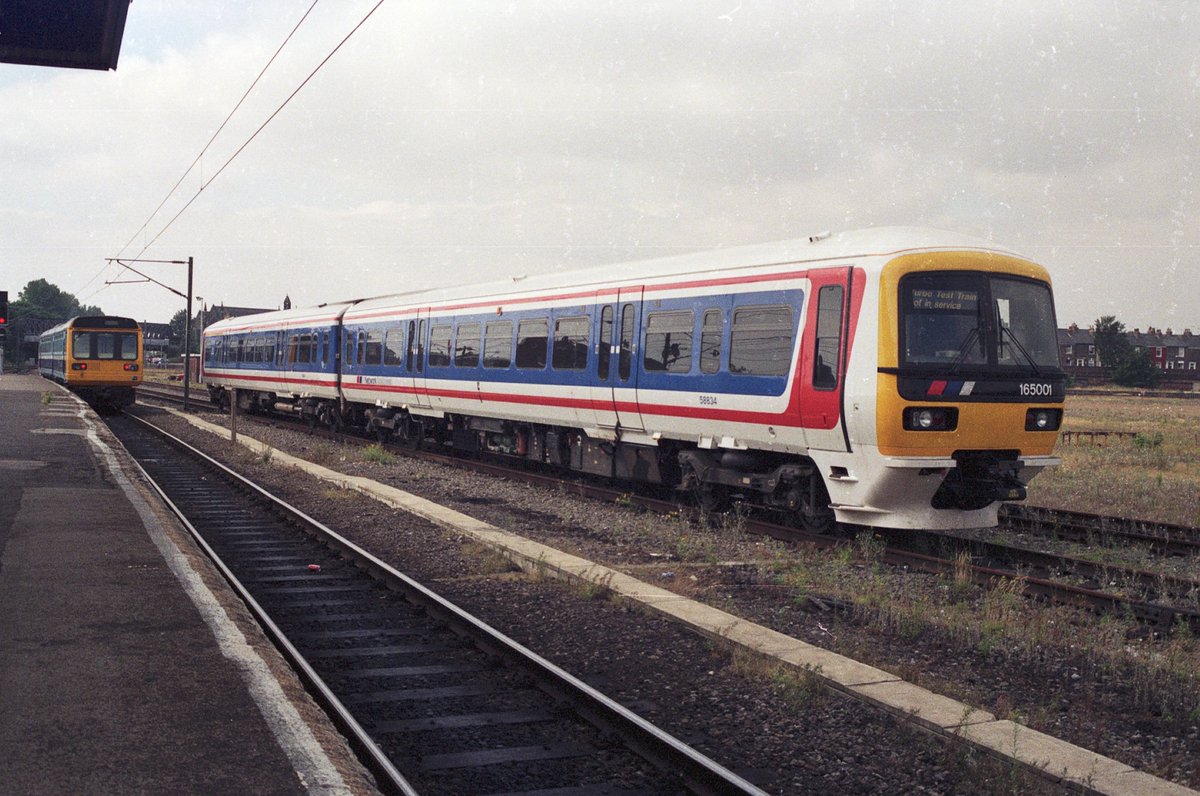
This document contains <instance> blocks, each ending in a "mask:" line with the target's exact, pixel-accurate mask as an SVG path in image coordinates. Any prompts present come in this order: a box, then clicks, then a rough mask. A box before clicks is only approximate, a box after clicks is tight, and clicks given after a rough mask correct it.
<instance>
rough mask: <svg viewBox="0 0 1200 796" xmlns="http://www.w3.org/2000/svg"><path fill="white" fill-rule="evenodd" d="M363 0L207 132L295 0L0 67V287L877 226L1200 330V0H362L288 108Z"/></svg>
mask: <svg viewBox="0 0 1200 796" xmlns="http://www.w3.org/2000/svg"><path fill="white" fill-rule="evenodd" d="M377 1H378V0H325V2H318V3H317V4H316V6H315V8H313V10H312V11H311V13H309V15H308V17H307V19H306V20H305V21H304V23H303V24H302V25H301V26H300V27H299V29H298V30H297V31H296V32H295V35H294V36H292V37H291V39H290V40H289V41H288V43H287V45H286V46H285V47H284V48H283V49H282V51H281V52H280V53H279V55H278V56H277V57H276V58H275V60H274V62H273V63H272V65H271V66H270V68H269V69H267V70H266V72H265V73H264V74H263V76H262V78H261V79H260V80H259V81H258V83H257V85H256V86H255V88H254V90H253V91H252V92H251V93H250V95H249V96H248V97H247V99H246V100H245V102H244V103H243V104H242V105H241V107H240V108H239V109H238V110H237V112H236V114H234V115H233V116H232V118H230V119H229V121H228V123H227V124H225V126H224V128H223V129H221V131H220V134H219V135H217V137H216V139H215V140H213V142H212V144H211V145H210V146H209V145H208V143H209V141H210V139H212V137H213V135H214V133H216V132H217V131H218V129H219V128H221V125H222V124H223V123H224V122H225V120H226V118H227V117H229V114H230V112H231V111H232V110H233V109H234V107H235V106H236V105H237V104H238V101H239V99H240V98H241V97H242V95H243V94H244V93H245V92H246V90H247V89H248V88H249V87H250V86H251V84H252V82H253V81H254V80H255V78H256V76H257V75H258V74H259V73H260V71H262V69H263V67H264V66H265V65H266V64H267V62H268V61H269V60H270V59H271V57H272V55H273V54H274V53H275V51H276V50H277V49H278V48H279V47H280V45H281V44H283V43H284V41H285V39H287V38H288V35H289V33H290V32H291V31H292V29H293V28H295V27H296V25H297V23H298V22H299V21H300V20H301V18H303V17H304V16H305V13H306V12H307V11H308V10H309V7H310V6H311V5H312V0H256V2H254V3H245V2H241V1H240V0H238V1H237V2H232V1H231V2H224V0H203V2H201V1H200V0H195V1H194V2H183V0H178V1H177V2H176V1H172V0H135V2H134V3H133V4H132V6H131V7H130V10H129V18H128V23H127V26H126V30H125V37H124V43H123V46H122V49H121V56H120V62H119V65H118V68H117V70H116V71H115V72H92V71H82V70H63V69H46V68H35V67H24V66H14V65H8V64H0V119H2V120H3V122H2V123H0V288H7V289H8V290H9V291H10V293H11V294H12V295H13V296H14V297H15V295H16V292H17V291H19V290H20V289H21V288H22V287H24V285H25V284H26V283H27V282H28V281H29V280H31V279H37V278H45V279H47V280H49V281H50V282H52V283H54V284H56V285H58V286H59V287H60V288H62V289H63V290H66V291H68V292H71V293H74V294H75V295H76V296H77V297H79V298H80V299H81V300H83V301H84V302H85V303H88V304H98V305H99V306H101V307H102V308H103V309H104V310H105V311H106V312H110V313H116V314H123V315H130V316H133V317H135V318H137V319H139V320H149V321H166V320H167V319H169V318H170V316H171V315H172V314H173V313H174V312H175V311H177V310H178V309H180V308H182V306H183V304H182V300H181V299H179V298H178V297H177V296H175V295H173V294H172V293H170V292H168V291H166V290H164V289H163V288H161V287H157V286H155V285H152V284H106V283H108V282H114V281H117V282H126V281H128V280H129V279H136V278H137V277H135V276H133V275H132V274H129V273H128V272H124V273H122V271H121V269H120V268H119V267H117V266H109V265H106V263H105V258H106V257H117V256H124V257H138V256H140V257H143V258H152V259H165V260H173V259H186V258H187V257H188V256H191V257H194V258H195V262H196V276H195V288H194V292H195V294H196V295H197V296H202V297H204V299H205V300H206V301H207V302H208V303H210V304H219V303H225V304H230V305H238V306H260V307H276V306H279V304H280V303H281V302H282V300H283V297H284V295H290V296H291V298H292V302H293V304H294V305H297V306H302V305H308V304H315V303H319V302H323V301H328V300H334V299H340V298H348V297H354V296H365V295H378V294H383V293H389V292H395V291H397V290H403V289H408V288H412V287H423V286H436V285H441V284H447V283H460V282H465V281H473V280H492V279H496V278H504V277H506V276H510V275H517V274H536V273H542V272H547V271H553V270H559V269H572V268H579V267H584V266H591V265H600V264H604V263H608V262H620V261H625V260H631V259H643V258H648V257H655V256H660V255H666V254H675V253H680V252H686V251H695V250H701V249H710V248H717V247H725V246H733V245H737V244H742V243H758V242H765V241H772V240H780V239H785V238H797V237H803V236H806V235H808V234H810V233H813V232H817V231H820V230H834V231H837V230H845V229H853V228H860V227H869V226H879V225H893V224H901V225H923V226H933V227H938V228H943V229H949V230H954V231H959V232H965V233H970V234H975V235H982V236H984V237H986V238H989V239H991V240H993V241H995V242H997V243H999V244H1002V245H1004V246H1007V247H1009V248H1012V249H1015V250H1016V251H1018V252H1021V253H1022V254H1025V255H1026V256H1028V257H1031V258H1032V259H1035V260H1038V261H1039V262H1041V263H1043V264H1044V265H1045V266H1046V267H1047V268H1049V270H1050V272H1051V274H1052V276H1053V277H1054V279H1055V285H1056V289H1057V305H1058V317H1059V321H1060V325H1066V324H1068V323H1070V322H1076V323H1079V324H1080V325H1087V324H1088V323H1089V322H1091V321H1092V320H1094V319H1095V318H1097V317H1098V316H1100V315H1105V314H1113V315H1116V316H1117V317H1118V318H1119V319H1120V320H1122V321H1123V322H1124V323H1125V324H1126V326H1128V327H1129V328H1134V327H1140V328H1145V327H1147V326H1149V325H1153V326H1158V327H1168V326H1169V327H1173V328H1174V329H1175V330H1176V331H1179V330H1182V329H1183V328H1184V327H1190V328H1192V330H1193V331H1200V196H1198V195H1197V188H1198V186H1197V183H1196V180H1197V178H1198V177H1200V173H1198V165H1200V164H1198V160H1200V47H1198V46H1197V44H1196V42H1198V41H1200V2H1196V0H1104V1H1103V2H1101V1H1100V0H1097V1H1096V2H1089V1H1088V0H1057V1H1056V0H1006V1H1002V0H971V2H962V1H961V0H957V1H955V2H919V0H895V1H894V2H839V3H803V2H795V1H794V0H775V1H773V2H766V1H762V2H754V0H721V2H708V1H707V0H677V1H675V2H669V1H660V2H655V1H654V0H649V1H648V2H643V3H629V2H626V1H625V0H586V1H581V2H576V1H575V0H541V1H540V2H535V1H532V0H531V1H529V2H522V1H521V0H504V1H503V2H499V1H497V2H489V1H488V0H471V2H463V3H459V2H446V1H445V0H434V1H431V2H421V1H418V0H386V2H383V3H382V4H381V5H379V7H378V10H376V11H375V12H374V13H373V14H371V16H370V17H369V18H368V19H367V20H366V22H365V23H363V24H362V26H361V28H359V29H358V31H357V32H356V33H354V35H352V36H351V37H350V38H349V40H348V41H346V42H345V44H344V45H342V47H341V48H340V49H339V50H338V51H337V52H336V53H335V54H334V55H333V56H332V57H331V58H330V59H329V60H328V62H327V63H326V64H325V65H324V67H322V68H321V69H320V70H319V71H317V72H316V74H315V75H314V76H313V77H312V79H311V80H310V81H309V82H308V83H307V84H306V85H305V86H304V87H303V88H302V89H300V90H299V92H298V93H296V94H295V96H294V98H293V99H292V100H291V101H290V102H289V103H287V104H286V106H284V107H282V110H279V109H280V106H281V105H283V104H284V102H285V101H286V100H287V98H288V96H289V95H290V94H292V93H293V92H294V91H296V89H297V88H298V87H299V86H300V85H301V83H303V82H304V80H305V78H307V77H308V76H309V75H310V74H311V73H312V72H313V70H314V69H317V67H318V65H319V64H320V63H321V61H322V59H324V58H325V57H326V56H327V55H329V53H330V52H331V51H332V50H333V49H334V48H335V47H337V46H338V43H339V42H341V41H342V40H343V39H344V38H345V37H346V36H347V34H349V33H350V32H351V30H352V29H354V27H355V26H356V25H358V24H359V23H360V22H361V21H362V20H363V18H364V17H366V16H367V15H368V13H369V12H371V10H372V8H374V7H375V5H376V3H377ZM277 110H278V114H277V115H276V116H275V118H274V120H273V121H271V123H270V124H268V125H267V126H266V127H265V128H264V129H263V130H262V131H261V132H260V133H258V135H257V136H256V137H254V138H253V139H251V136H252V135H253V134H254V131H255V130H256V129H258V128H259V127H260V126H261V125H263V123H264V122H265V121H266V120H267V119H268V117H270V116H271V114H272V113H275V112H276V111H277ZM247 142H249V143H247ZM206 146H207V149H206ZM243 147H244V148H243ZM240 148H241V152H240V154H237V155H236V156H235V153H237V152H238V150H239V149H240ZM202 151H203V152H204V154H203V157H201V158H200V159H199V160H198V161H197V156H198V155H200V153H201V152H202ZM231 158H232V159H231ZM193 162H195V167H194V168H191V170H189V167H190V166H192V164H193ZM181 178H182V180H181ZM177 182H178V183H179V187H178V188H177V189H176V190H175V191H174V192H172V186H174V185H176V183H177ZM164 200H165V201H164ZM189 203H190V204H189ZM160 204H161V209H159V208H160ZM185 206H186V207H185ZM138 267H139V268H141V269H142V270H144V271H145V272H147V273H149V274H151V275H152V276H154V277H155V278H157V279H160V280H161V281H163V282H165V283H167V284H169V285H171V286H173V287H175V288H178V289H180V290H182V289H183V288H184V286H185V273H184V272H185V270H186V269H184V268H182V267H181V266H177V265H154V264H148V265H144V266H138Z"/></svg>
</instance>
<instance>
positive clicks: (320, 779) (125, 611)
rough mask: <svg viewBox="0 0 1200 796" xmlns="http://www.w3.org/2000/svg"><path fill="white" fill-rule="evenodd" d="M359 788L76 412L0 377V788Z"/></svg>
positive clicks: (300, 702)
mask: <svg viewBox="0 0 1200 796" xmlns="http://www.w3.org/2000/svg"><path fill="white" fill-rule="evenodd" d="M372 792H374V788H373V786H372V784H371V782H370V778H369V776H368V775H367V774H366V773H365V772H364V771H363V770H362V769H361V768H359V767H358V765H357V762H356V761H354V759H353V757H352V755H350V753H349V750H348V749H347V748H346V746H345V743H344V741H343V740H342V739H341V736H340V735H338V734H337V733H336V732H335V731H334V730H333V729H332V728H331V727H330V726H329V724H328V721H327V719H326V718H325V715H324V713H323V712H322V711H321V710H320V709H319V708H317V707H316V705H315V704H313V703H312V702H311V700H309V698H308V696H307V694H306V693H305V692H304V690H303V688H302V687H301V686H300V685H299V683H298V682H296V681H295V680H294V679H293V678H292V677H291V675H290V672H289V671H288V669H287V667H286V666H285V665H284V664H283V662H282V660H280V659H279V658H278V656H277V654H276V653H275V650H274V648H273V647H272V646H271V645H270V643H269V642H267V641H266V640H265V639H264V638H263V637H262V636H261V635H260V634H259V632H258V629H257V626H256V625H255V624H254V623H253V622H252V621H251V620H250V618H249V616H248V615H247V614H246V613H245V611H244V609H243V608H242V607H241V604H240V603H239V602H238V601H237V600H236V598H234V597H233V595H232V593H230V592H228V590H227V589H226V588H225V586H224V582H223V581H222V580H221V579H220V577H219V576H218V575H217V574H216V573H215V571H214V570H213V569H212V568H211V567H209V565H208V562H207V559H205V558H204V557H203V555H202V554H200V553H199V552H198V550H197V549H196V548H195V547H193V546H192V545H191V540H190V537H188V536H187V534H186V532H185V531H184V530H183V528H182V527H181V526H179V525H178V524H177V523H176V522H175V521H174V519H173V518H172V517H170V516H169V515H168V514H167V513H166V511H165V509H164V508H163V507H162V505H161V503H160V502H159V501H158V500H157V499H156V498H155V497H154V496H153V493H152V492H150V490H149V489H148V488H147V487H146V485H145V484H144V483H143V482H142V481H141V480H140V478H139V476H138V475H137V474H136V470H135V468H134V467H133V466H132V465H131V464H130V462H129V460H128V457H127V455H125V454H124V452H123V450H121V449H120V446H119V445H118V444H117V443H116V441H115V439H113V438H112V437H111V434H109V432H108V431H107V429H106V428H105V427H104V426H103V425H102V424H101V423H99V421H98V418H96V416H95V415H94V414H93V413H92V412H91V410H90V409H88V408H87V407H86V405H84V404H83V403H82V402H80V401H79V400H78V399H77V398H76V397H75V396H73V395H72V394H70V393H69V392H67V391H66V390H64V389H62V388H60V387H58V386H56V385H53V384H52V383H50V382H48V381H45V380H43V379H42V378H40V377H38V376H27V375H12V374H4V375H0V794H22V795H25V794H64V793H89V794H104V793H172V794H211V793H243V794H303V793H321V794H352V793H360V794H361V793H372Z"/></svg>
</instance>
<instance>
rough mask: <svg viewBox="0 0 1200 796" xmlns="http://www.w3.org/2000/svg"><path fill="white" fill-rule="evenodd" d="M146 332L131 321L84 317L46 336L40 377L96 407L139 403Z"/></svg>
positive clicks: (40, 356)
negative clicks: (136, 394) (137, 400)
mask: <svg viewBox="0 0 1200 796" xmlns="http://www.w3.org/2000/svg"><path fill="white" fill-rule="evenodd" d="M142 356H143V354H142V327H141V326H139V325H138V322H137V321H135V320H133V319H132V318H121V317H117V316H113V315H81V316H79V317H76V318H72V319H71V320H69V321H67V322H65V323H60V324H59V325H58V326H55V327H54V328H52V329H48V330H47V331H46V332H44V333H43V334H42V336H41V338H40V339H39V341H38V372H39V373H41V374H42V375H43V376H45V377H46V378H48V379H53V380H54V381H57V382H58V383H60V384H64V385H66V386H67V387H68V388H69V389H70V390H71V391H73V392H74V393H76V394H77V395H79V397H81V398H83V399H84V400H85V401H87V402H88V403H89V404H91V405H92V406H95V407H97V408H120V407H123V406H128V405H129V404H132V403H133V402H134V398H135V390H136V389H137V386H138V385H139V384H140V383H141V380H142V375H143V370H142Z"/></svg>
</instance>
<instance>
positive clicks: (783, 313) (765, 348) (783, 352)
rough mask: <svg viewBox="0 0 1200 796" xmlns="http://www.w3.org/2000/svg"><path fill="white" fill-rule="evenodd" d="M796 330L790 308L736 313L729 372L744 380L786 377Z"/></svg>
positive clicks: (754, 308) (742, 309)
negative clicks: (751, 377)
mask: <svg viewBox="0 0 1200 796" xmlns="http://www.w3.org/2000/svg"><path fill="white" fill-rule="evenodd" d="M794 342H795V330H794V328H793V326H792V308H791V307H789V306H788V305H786V304H782V305H764V306H750V307H739V308H737V309H735V310H734V311H733V324H732V327H731V333H730V339H729V372H730V373H736V374H739V375H744V376H785V375H787V372H788V367H789V365H790V363H791V359H792V347H793V343H794Z"/></svg>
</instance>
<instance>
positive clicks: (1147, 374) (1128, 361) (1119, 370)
mask: <svg viewBox="0 0 1200 796" xmlns="http://www.w3.org/2000/svg"><path fill="white" fill-rule="evenodd" d="M1162 376H1163V374H1162V371H1161V370H1159V369H1158V368H1157V367H1156V366H1155V365H1154V362H1153V360H1151V359H1150V353H1149V352H1148V351H1133V350H1131V351H1130V352H1129V354H1128V355H1127V356H1126V357H1125V358H1124V359H1122V360H1121V362H1120V364H1118V365H1116V366H1115V367H1113V370H1112V379H1113V381H1115V382H1116V383H1117V384H1120V385H1121V386H1123V387H1154V386H1156V385H1157V384H1158V382H1159V381H1160V380H1161V379H1162Z"/></svg>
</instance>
